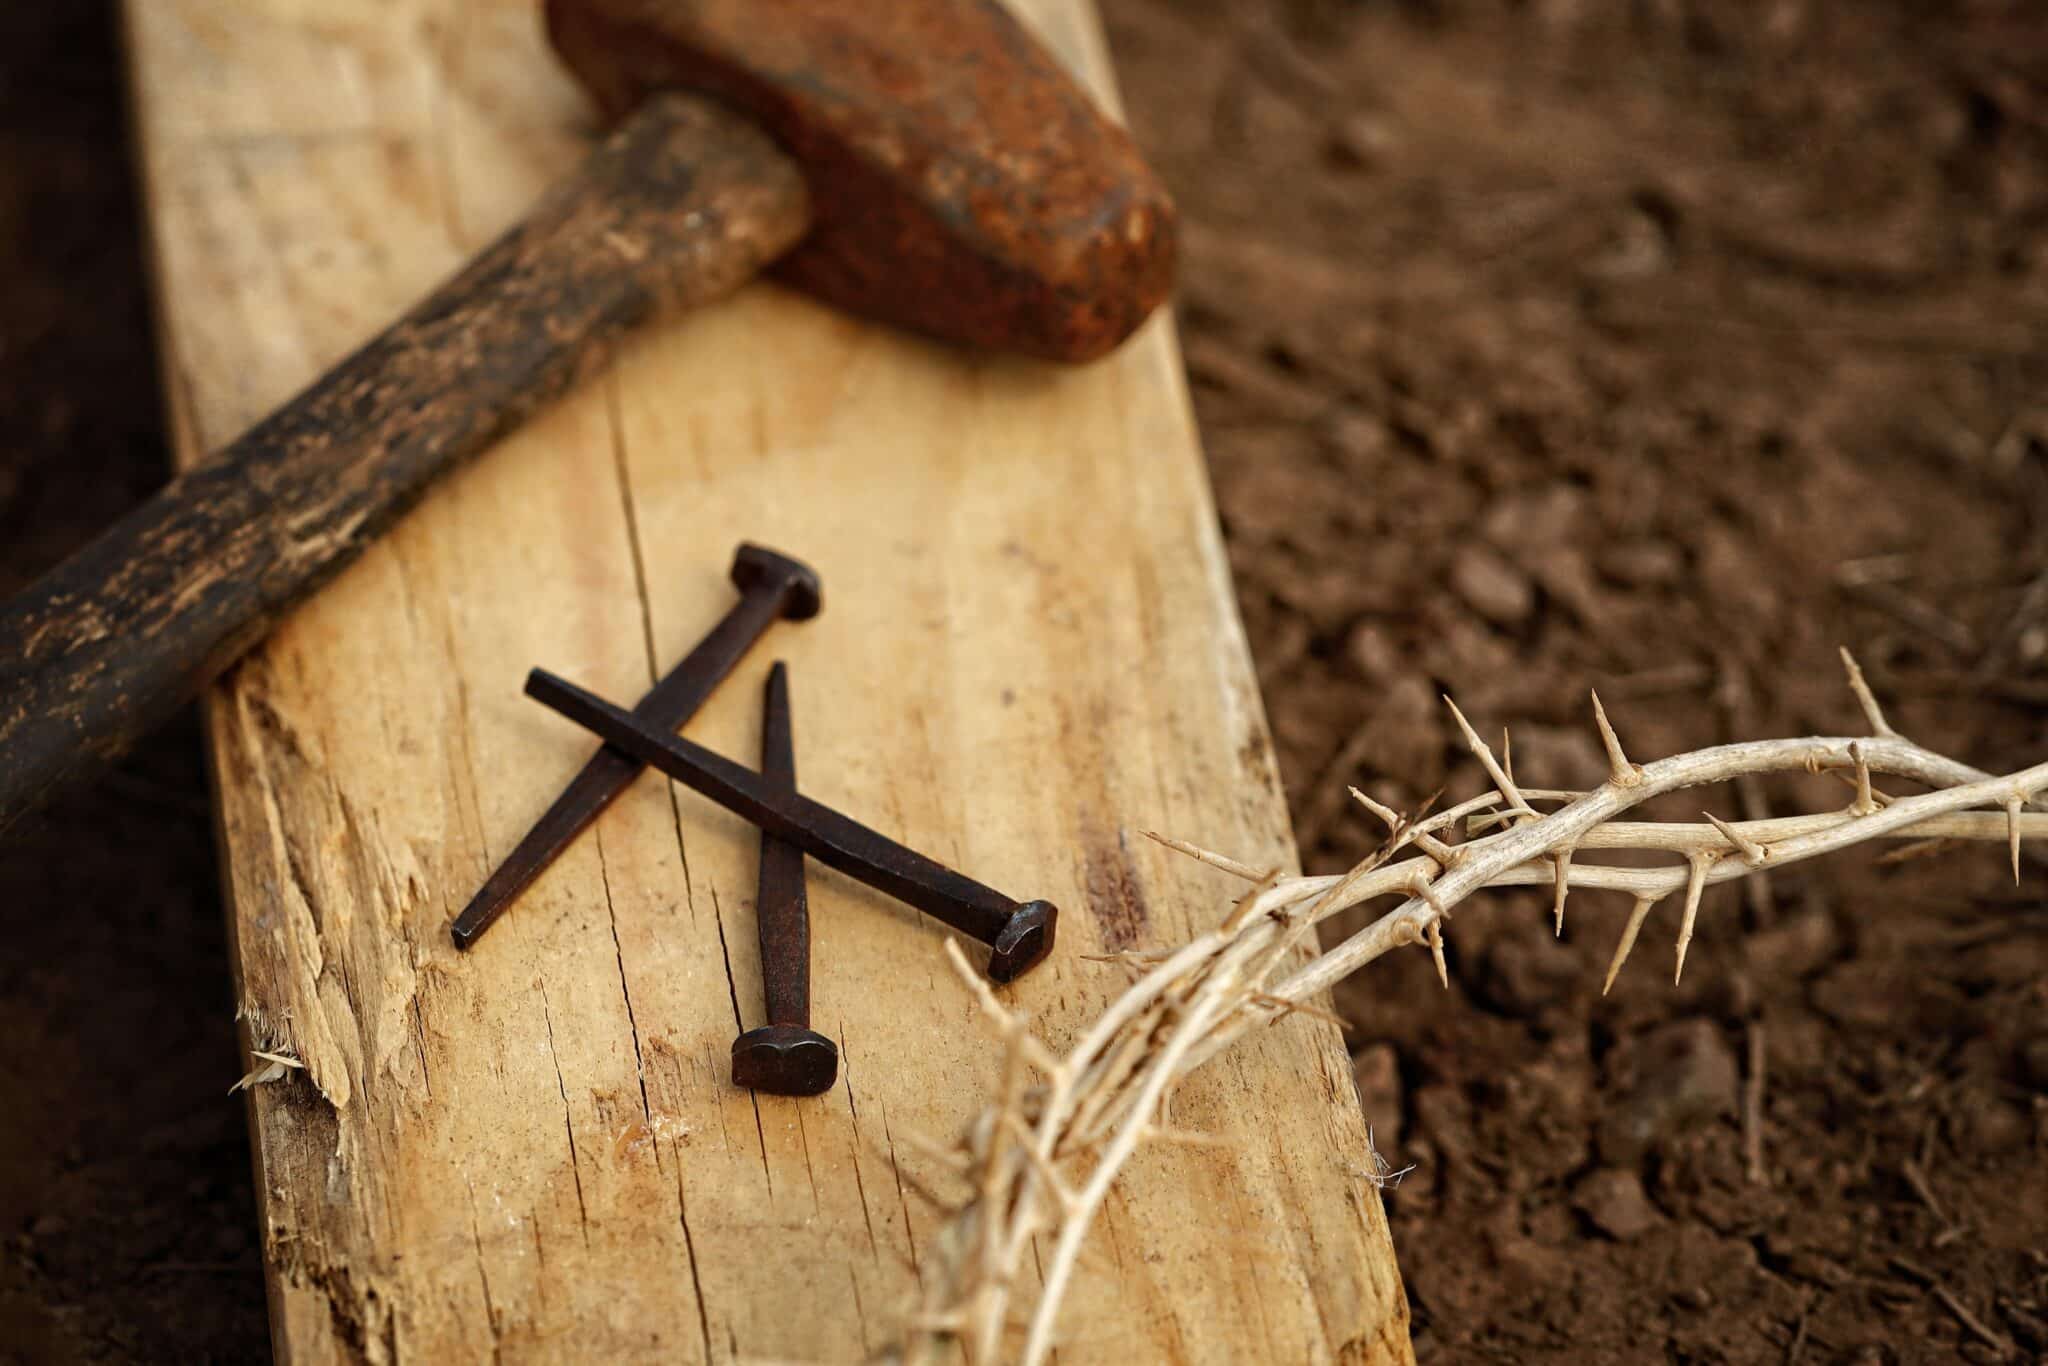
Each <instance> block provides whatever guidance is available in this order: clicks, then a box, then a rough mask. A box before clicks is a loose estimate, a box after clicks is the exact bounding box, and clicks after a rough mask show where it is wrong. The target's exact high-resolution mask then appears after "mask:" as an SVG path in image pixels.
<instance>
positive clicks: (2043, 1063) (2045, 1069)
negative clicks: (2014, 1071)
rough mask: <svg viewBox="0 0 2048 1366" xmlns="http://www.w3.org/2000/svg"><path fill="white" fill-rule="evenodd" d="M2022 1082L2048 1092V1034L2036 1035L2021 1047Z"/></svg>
mask: <svg viewBox="0 0 2048 1366" xmlns="http://www.w3.org/2000/svg"><path fill="white" fill-rule="evenodd" d="M2019 1064H2020V1080H2021V1081H2023V1082H2025V1083H2026V1084H2027V1085H2028V1086H2031V1087H2033V1088H2034V1089H2035V1090H2037V1091H2048V1034H2036V1035H2035V1036H2034V1037H2033V1038H2031V1039H2028V1040H2027V1041H2026V1042H2025V1043H2022V1044H2021V1045H2020V1047H2019Z"/></svg>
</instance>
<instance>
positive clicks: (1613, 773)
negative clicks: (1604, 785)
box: [1593, 691, 1643, 787]
mask: <svg viewBox="0 0 2048 1366" xmlns="http://www.w3.org/2000/svg"><path fill="white" fill-rule="evenodd" d="M1593 724H1594V725H1596V726H1598V727H1599V728H1600V743H1601V744H1602V745H1605V746H1606V747H1607V781H1608V782H1610V783H1613V784H1614V785H1615V786H1616V787H1634V786H1636V784H1638V783H1640V782H1642V780H1643V770H1642V769H1641V768H1640V767H1639V766H1637V765H1635V764H1632V763H1630V762H1629V759H1628V755H1627V754H1626V753H1625V752H1624V751H1623V750H1622V748H1621V737H1620V736H1618V735H1616V734H1615V733H1614V726H1613V725H1612V723H1610V722H1609V721H1608V719H1607V708H1605V707H1603V706H1601V705H1600V694H1599V693H1598V692H1597V691H1596V692H1594V693H1593Z"/></svg>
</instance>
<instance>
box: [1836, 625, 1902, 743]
mask: <svg viewBox="0 0 2048 1366" xmlns="http://www.w3.org/2000/svg"><path fill="white" fill-rule="evenodd" d="M1842 667H1843V668H1845V669H1847V670H1848V671H1849V691H1850V692H1853V693H1855V694H1856V705H1857V706H1859V707H1861V708H1863V720H1864V722H1865V724H1867V725H1868V726H1869V727H1870V733H1871V734H1872V735H1882V736H1888V737H1892V738H1897V736H1898V732H1897V731H1895V730H1893V729H1892V726H1891V722H1889V721H1887V720H1885V719H1884V708H1882V707H1880V706H1878V705H1877V695H1876V694H1875V693H1873V692H1871V691H1870V684H1869V683H1868V682H1866V681H1865V680H1864V677H1863V668H1862V666H1861V665H1859V664H1857V662H1856V656H1854V655H1852V654H1850V653H1849V650H1848V647H1847V646H1844V647H1842Z"/></svg>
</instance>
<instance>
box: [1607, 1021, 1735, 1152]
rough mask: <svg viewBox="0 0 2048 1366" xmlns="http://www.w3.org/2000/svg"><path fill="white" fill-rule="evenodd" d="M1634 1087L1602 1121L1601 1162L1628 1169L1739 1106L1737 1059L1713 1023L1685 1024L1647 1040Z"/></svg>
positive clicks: (1639, 1057)
mask: <svg viewBox="0 0 2048 1366" xmlns="http://www.w3.org/2000/svg"><path fill="white" fill-rule="evenodd" d="M1635 1075H1636V1081H1635V1084H1634V1085H1633V1086H1632V1087H1630V1089H1629V1091H1628V1093H1627V1094H1626V1095H1624V1096H1623V1097H1622V1099H1621V1100H1620V1102H1619V1103H1618V1104H1616V1105H1615V1106H1614V1108H1613V1109H1611V1110H1610V1111H1608V1113H1607V1116H1606V1118H1604V1119H1603V1120H1602V1121H1601V1122H1600V1132H1599V1137H1598V1139H1597V1144H1598V1147H1599V1150H1600V1157H1601V1160H1602V1161H1604V1162H1606V1163H1607V1164H1608V1165H1610V1166H1617V1167H1629V1166H1634V1165H1635V1164H1636V1163H1638V1162H1640V1161H1641V1160H1642V1159H1643V1157H1644V1155H1645V1154H1647V1153H1649V1152H1651V1151H1653V1150H1655V1149H1657V1148H1659V1147H1661V1146H1662V1145H1663V1144H1664V1143H1665V1142H1667V1141H1668V1140H1670V1139H1672V1138H1675V1137H1677V1136H1678V1135H1679V1134H1682V1133H1684V1132H1686V1131H1688V1130H1690V1129H1693V1128H1696V1127H1697V1126H1698V1125H1700V1124H1702V1123H1704V1122H1705V1121H1707V1120H1710V1119H1713V1118H1714V1117H1716V1116H1717V1115H1722V1114H1726V1113H1728V1112H1729V1111H1730V1110H1732V1109H1733V1108H1734V1105H1735V1092H1736V1086H1737V1084H1738V1081H1739V1076H1738V1072H1737V1069H1736V1066H1735V1055H1734V1053H1733V1052H1731V1051H1730V1050H1729V1048H1728V1045H1727V1044H1726V1043H1724V1042H1723V1041H1722V1039H1721V1034H1720V1031H1719V1030H1717V1029H1716V1028H1715V1027H1714V1025H1713V1022H1712V1021H1710V1020H1703V1019H1692V1020H1682V1021H1680V1022H1679V1023H1677V1024H1672V1025H1667V1026H1665V1027H1664V1028H1662V1029H1658V1030H1656V1031H1654V1032H1652V1033H1651V1034H1649V1035H1647V1036H1646V1037H1644V1038H1643V1039H1642V1040H1641V1042H1640V1044H1639V1045H1638V1047H1637V1050H1636V1054H1635Z"/></svg>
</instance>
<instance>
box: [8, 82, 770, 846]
mask: <svg viewBox="0 0 2048 1366" xmlns="http://www.w3.org/2000/svg"><path fill="white" fill-rule="evenodd" d="M809 221H810V207H809V201H808V198H807V195H806V192H805V189H804V184H803V178H802V175H801V172H800V171H799V170H798V168H797V166H796V164H795V163H794V162H793V161H791V160H790V159H789V158H788V157H787V156H785V155H784V154H783V153H782V152H781V151H780V150H779V149H778V148H777V147H776V145H775V144H774V143H773V142H772V141H770V140H769V138H768V137H767V136H766V135H765V134H763V133H761V132H760V131H758V130H757V129H755V128H754V127H753V126H752V125H751V124H748V123H746V122H744V121H742V120H741V119H739V118H738V117H736V116H735V115H733V114H730V113H728V112H726V111H724V110H723V109H721V108H720V107H719V106H717V105H715V104H712V103H710V102H708V101H705V100H701V99H697V98H694V97H690V96H684V95H673V94H671V95H661V96H657V97H655V98H654V99H652V100H650V101H649V102H648V103H647V104H646V105H644V106H643V107H642V108H641V109H640V110H639V111H638V112H636V113H635V114H633V115H632V117H631V118H629V119H628V120H627V121H626V122H625V123H624V124H623V125H621V126H620V128H619V129H618V130H617V131H616V132H615V133H614V134H612V136H611V137H610V138H609V139H607V140H606V142H605V143H604V144H603V146H602V147H601V148H599V149H598V150H597V151H596V152H594V153H593V154H592V155H591V157H590V158H589V160H588V161H586V162H585V163H584V165H583V166H582V168H581V169H580V170H579V171H578V172H577V173H576V174H575V175H574V176H572V177H571V178H570V179H569V180H568V181H567V182H565V183H563V184H561V185H559V186H557V187H556V188H555V189H554V190H553V191H552V192H551V193H550V194H549V195H548V197H547V198H546V199H544V200H543V201H542V202H541V203H540V205H539V206H538V207H537V208H536V209H535V210H534V211H533V213H532V214H531V215H530V216H528V218H527V219H526V220H525V221H524V222H523V223H522V224H520V226H518V227H517V228H515V229H513V230H512V231H511V232H510V233H508V234H506V235H505V236H504V237H503V238H501V239H499V240H498V241H497V242H495V243H494V244H492V246H491V247H490V248H489V249H488V250H486V251H485V252H484V253H483V254H482V255H481V256H479V257H477V258H476V259H475V260H474V261H472V262H471V263H470V264H469V265H468V266H467V267H466V268H465V269H464V270H463V271H462V272H461V273H460V274H458V275H456V276H455V277H454V278H453V279H451V280H449V281H448V282H447V283H446V284H444V285H442V286H441V288H440V289H438V290H436V291H435V292H434V293H433V294H432V295H431V296H429V297H428V298H427V299H426V300H424V301H423V302H422V303H420V304H419V305H418V306H416V307H415V308H414V309H413V310H412V311H411V312H409V313H407V314H406V315H405V316H404V317H403V318H401V319H400V320H399V321H398V322H397V323H396V324H395V325H393V326H392V327H391V328H390V329H389V330H387V331H385V332H384V333H382V334H381V335H379V336H378V337H376V338H375V339H373V340H372V341H371V342H369V343H368V344H367V345H366V346H364V347H363V348H362V349H361V350H359V351H357V352H356V353H355V354H354V355H352V356H350V357H349V358H348V359H346V360H344V361H342V362H341V363H340V364H339V365H337V366H336V367H335V368H334V369H332V370H330V371H328V372H327V373H326V374H325V375H323V376H321V377H320V379H319V380H317V381H316V382H315V383H314V384H313V386H312V387H311V388H309V389H307V390H306V391H305V392H303V393H301V394H300V395H299V396H298V397H296V398H294V399H293V400H292V401H291V402H289V403H287V404H286V405H285V406H284V407H283V408H281V409H279V410H278V411H277V412H275V413H272V414H271V415H270V416H269V417H266V418H264V419H263V420H262V421H261V422H259V423H257V424H256V426H255V427H254V428H252V429H251V430H250V431H249V432H248V433H247V434H246V435H244V436H243V437H241V439H239V440H238V441H236V442H235V443H234V444H233V445H231V446H229V447H228V448H227V449H226V450H224V451H222V452H219V453H218V454H216V455H215V456H214V457H212V458H211V459H209V460H207V461H206V462H205V463H203V464H201V465H198V466H196V467H195V468H193V469H192V470H190V471H189V472H187V473H185V474H183V475H181V476H179V477H178V478H176V479H174V480H172V481H171V483H170V484H169V485H167V486H166V487H165V488H164V490H163V491H162V492H161V493H159V494H158V495H157V496H156V497H155V498H153V499H151V500H150V501H149V502H148V503H146V504H144V505H143V506H142V507H140V508H137V509H136V510H135V511H134V512H132V513H130V514H129V515H128V516H127V517H125V518H123V519H122V520H121V521H120V522H118V523H116V524H115V525H114V526H113V528H112V529H111V530H109V531H107V532H106V533H105V534H104V535H102V536H101V537H100V538H99V539H98V540H96V541H94V542H93V543H92V544H91V545H89V546H87V547H86V548H85V549H84V550H82V551H80V552H79V553H78V554H76V555H74V556H72V557H71V558H70V559H69V560H66V561H65V562H64V563H63V564H61V565H59V566H57V567H56V568H55V569H54V570H52V571H51V572H50V573H49V574H47V575H45V576H44V577H43V578H42V579H41V580H39V581H38V582H36V583H35V584H33V585H31V586H30V587H29V588H27V589H26V590H24V591H23V592H22V593H21V594H19V595H18V596H17V597H15V598H13V599H12V600H10V601H8V602H6V603H4V604H0V830H4V829H5V828H6V827H7V826H8V825H9V824H11V823H12V822H13V821H14V820H15V819H16V818H18V817H19V816H21V815H23V814H24V813H26V812H27V811H29V810H32V809H33V808H35V807H36V806H38V805H39V804H41V802H42V801H43V800H45V799H46V798H47V797H48V796H49V795H50V794H51V793H53V792H54V791H56V790H57V789H58V788H59V787H60V786H62V785H64V784H65V783H67V782H69V781H72V780H76V779H80V778H83V777H86V776H89V775H90V774H92V773H93V772H95V771H97V770H98V769H100V768H101V767H103V766H104V765H105V764H107V763H108V762H109V761H111V760H112V759H113V758H115V757H116V756H118V755H119V754H120V753H121V752H122V751H124V750H125V749H126V748H127V747H128V746H129V745H130V744H131V743H132V742H133V741H135V740H136V739H137V738H139V737H140V736H142V735H143V734H145V733H146V732H148V731H149V730H150V729H151V728H153V727H154V726H156V725H158V724H159V723H160V722H162V721H163V720H164V719H165V718H166V717H168V716H169V714H170V713H171V712H172V711H174V710H176V708H177V707H178V706H179V705H180V704H181V703H183V702H184V701H185V700H186V699H188V698H190V697H191V696H192V695H193V694H194V693H196V692H197V691H198V690H199V688H200V687H202V686H203V685H204V684H205V683H206V682H208V681H209V680H210V679H212V678H214V677H215V676H216V675H218V674H219V673H220V672H221V671H222V670H223V669H225V668H226V667H227V666H228V665H229V664H231V663H233V662H234V660H235V659H236V657H237V656H239V655H240V654H241V653H242V652H243V651H244V650H246V649H248V648H249V647H250V646H251V645H253V644H254V643H255V642H256V641H258V640H260V639H261V638H262V637H263V635H264V634H265V632H267V631H268V630H269V628H270V627H271V626H272V625H274V624H275V623H276V622H277V620H278V619H279V617H281V616H282V615H283V613H284V612H285V611H286V610H287V609H288V608H289V607H291V606H292V604H294V603H296V602H297V601H298V600H299V599H301V598H303V597H304V596H305V595H306V594H307V593H308V592H310V591H311V590H312V589H314V588H315V587H317V586H318V585H319V584H320V583H321V582H323V581H324V580H326V579H327V578H329V577H330V576H332V575H333V574H335V573H336V572H338V571H339V570H340V569H342V568H343V567H344V566H345V565H347V564H348V563H349V562H350V561H352V560H353V559H355V557H356V556H357V555H358V554H360V553H361V552H362V550H363V549H364V547H366V546H367V545H368V544H369V543H370V542H371V541H372V540H373V539H375V538H376V536H377V535H378V533H380V532H381V531H383V530H384V529H385V528H386V527H388V526H389V525H390V524H391V523H392V522H393V521H394V520H396V519H397V518H398V517H399V515H400V514H402V513H403V512H405V511H406V509H408V508H410V507H411V506H412V505H413V504H414V503H415V502H417V501H418V500H419V497H420V495H421V494H422V493H423V492H425V490H426V488H427V486H428V485H429V484H430V483H432V482H433V480H434V479H435V478H437V477H438V476H440V475H442V474H444V473H446V472H447V471H448V470H450V469H453V468H454V467H455V466H457V465H459V464H460V463H462V462H463V461H464V460H465V459H466V458H468V457H469V456H472V455H475V454H476V453H477V452H479V451H481V450H483V449H484V448H485V447H487V446H489V445H490V444H491V442H492V441H493V440H494V439H495V438H496V437H498V436H499V435H501V434H502V433H504V432H505V431H506V430H507V429H508V428H509V427H511V426H512V424H514V423H515V422H517V421H518V420H519V419H520V418H522V417H524V416H525V415H526V414H527V413H529V412H530V411H532V410H533V409H534V408H536V407H537V406H539V405H540V404H542V403H544V402H546V401H547V400H549V399H550V398H553V397H554V396H556V395H558V394H560V393H561V392H562V391H563V390H565V389H567V388H568V387H569V386H570V385H571V384H572V383H574V382H575V381H576V380H577V379H578V378H579V377H580V376H582V375H584V374H585V373H587V372H588V371H590V370H592V369H594V368H595V367H596V366H597V365H598V364H600V363H601V362H602V361H603V360H604V359H605V358H606V356H607V354H608V352H609V344H610V343H611V342H613V341H614V340H615V339H616V338H617V336H618V335H619V334H620V333H621V332H623V331H624V330H625V329H626V328H628V327H630V326H631V325H632V324H634V323H636V322H638V321H640V320H641V319H642V318H644V317H646V316H648V315H649V314H651V313H654V312H655V311H657V310H659V309H666V308H673V307H679V306H684V305H689V304H696V303H702V302H705V301H707V300H710V299H713V298H716V297H718V296H719V295H721V294H724V293H726V292H728V291H730V290H732V289H734V288H736V287H737V286H739V285H740V284H742V283H743V282H745V281H746V280H747V279H748V278H749V277H751V276H752V275H753V274H755V272H757V271H758V270H759V269H760V268H761V267H762V266H763V265H765V264H766V263H767V262H768V261H770V260H772V259H773V258H775V257H776V256H778V255H780V254H781V253H782V252H783V251H784V250H785V249H786V248H788V247H789V246H790V245H791V244H793V243H794V242H795V241H796V240H797V239H798V238H799V237H801V236H802V235H803V233H804V232H805V230H806V229H807V228H808V226H809Z"/></svg>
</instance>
